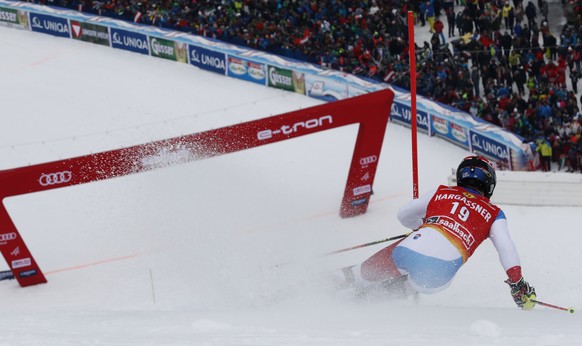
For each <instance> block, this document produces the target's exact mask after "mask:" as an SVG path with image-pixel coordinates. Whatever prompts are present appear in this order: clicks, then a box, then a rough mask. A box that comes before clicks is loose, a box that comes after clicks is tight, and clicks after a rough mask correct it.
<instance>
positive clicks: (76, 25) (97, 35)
mask: <svg viewBox="0 0 582 346" xmlns="http://www.w3.org/2000/svg"><path fill="white" fill-rule="evenodd" d="M71 33H72V36H73V38H74V39H75V40H81V41H85V42H91V43H97V44H100V45H103V46H109V30H108V29H107V27H106V26H103V25H96V24H89V23H84V22H78V21H75V20H71Z"/></svg>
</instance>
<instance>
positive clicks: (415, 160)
mask: <svg viewBox="0 0 582 346" xmlns="http://www.w3.org/2000/svg"><path fill="white" fill-rule="evenodd" d="M408 55H409V60H410V111H411V114H410V124H411V132H412V198H414V199H416V198H418V145H417V140H416V50H415V46H414V12H412V11H408Z"/></svg>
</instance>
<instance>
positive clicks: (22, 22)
mask: <svg viewBox="0 0 582 346" xmlns="http://www.w3.org/2000/svg"><path fill="white" fill-rule="evenodd" d="M0 25H2V26H8V27H13V28H21V29H27V28H28V15H27V13H26V12H24V11H19V10H14V9H12V8H8V7H2V6H0Z"/></svg>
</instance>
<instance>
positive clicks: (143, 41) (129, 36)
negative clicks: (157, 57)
mask: <svg viewBox="0 0 582 346" xmlns="http://www.w3.org/2000/svg"><path fill="white" fill-rule="evenodd" d="M111 47H113V48H119V49H124V50H128V51H130V52H134V53H140V54H145V55H149V54H150V46H149V43H148V37H147V36H146V35H144V34H140V33H137V32H133V31H127V30H122V29H116V28H111Z"/></svg>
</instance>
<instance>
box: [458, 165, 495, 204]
mask: <svg viewBox="0 0 582 346" xmlns="http://www.w3.org/2000/svg"><path fill="white" fill-rule="evenodd" d="M496 183H497V177H496V176H495V168H493V164H492V163H491V162H490V161H489V160H487V159H486V158H484V157H482V156H468V157H465V158H464V159H463V161H461V164H460V165H459V167H458V168H457V185H458V186H462V187H468V188H473V189H476V190H479V191H481V192H483V195H485V197H487V198H491V196H492V195H493V190H495V184H496Z"/></svg>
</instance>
